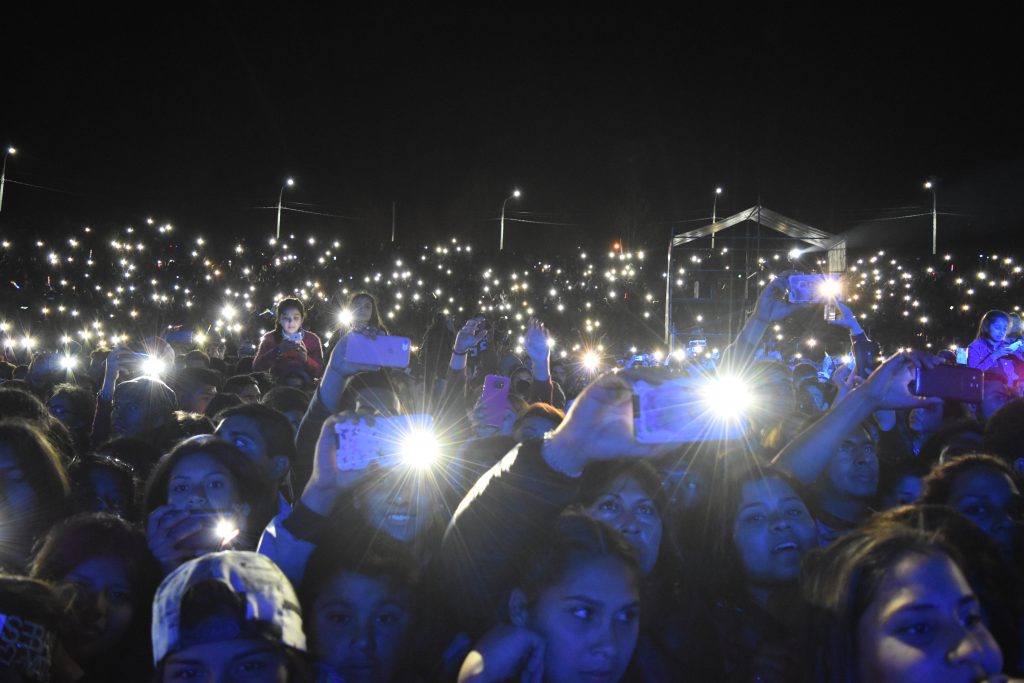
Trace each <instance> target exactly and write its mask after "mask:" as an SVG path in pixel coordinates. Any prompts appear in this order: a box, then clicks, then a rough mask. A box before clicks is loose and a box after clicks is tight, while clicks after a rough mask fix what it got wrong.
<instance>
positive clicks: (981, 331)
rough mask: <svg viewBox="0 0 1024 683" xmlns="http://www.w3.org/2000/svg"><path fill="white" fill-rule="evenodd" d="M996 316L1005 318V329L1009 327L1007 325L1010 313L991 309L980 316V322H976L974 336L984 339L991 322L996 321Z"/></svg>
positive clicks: (1008, 324)
mask: <svg viewBox="0 0 1024 683" xmlns="http://www.w3.org/2000/svg"><path fill="white" fill-rule="evenodd" d="M998 318H1002V319H1003V320H1005V321H1006V326H1007V329H1009V326H1010V314H1009V313H1007V312H1006V311H1000V310H999V309H992V310H991V311H989V312H987V313H986V314H985V315H983V316H981V322H979V323H978V334H977V335H975V337H974V338H975V339H985V338H987V337H988V330H989V328H990V327H992V323H994V322H995V321H996V319H998Z"/></svg>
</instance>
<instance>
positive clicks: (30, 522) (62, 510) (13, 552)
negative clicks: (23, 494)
mask: <svg viewBox="0 0 1024 683" xmlns="http://www.w3.org/2000/svg"><path fill="white" fill-rule="evenodd" d="M0 447H6V448H7V450H8V452H9V453H10V454H11V457H12V458H13V459H14V462H15V464H17V466H18V469H19V470H21V473H22V475H23V476H24V477H25V480H26V482H27V483H28V485H29V486H30V487H31V488H32V491H33V492H34V493H35V498H36V503H35V508H34V509H33V510H32V512H31V515H30V517H29V518H28V519H17V520H9V519H4V520H0V525H2V529H3V533H4V541H5V542H4V543H3V546H4V547H3V549H2V552H0V557H2V558H3V559H4V560H7V561H9V562H13V563H18V562H24V561H25V560H26V559H27V555H28V551H29V550H30V549H31V547H32V543H33V542H34V541H35V540H36V539H37V538H38V537H40V536H42V535H43V534H44V533H45V532H46V531H47V530H48V529H49V528H50V527H51V526H52V525H53V524H54V523H56V522H57V521H58V520H60V519H61V518H62V517H63V516H64V515H65V514H66V513H67V509H68V503H69V500H70V494H71V485H70V481H69V478H68V473H67V470H66V469H65V468H64V464H63V462H62V461H61V459H60V456H59V455H58V454H57V450H56V448H54V446H53V444H52V443H51V442H50V440H49V439H48V438H47V437H46V436H45V435H44V434H43V432H42V431H41V430H40V429H39V428H38V427H36V426H34V425H33V424H31V423H29V422H24V421H22V420H3V421H0ZM0 497H2V498H6V497H7V496H6V491H0ZM20 552H24V554H25V555H24V556H22V557H18V556H17V554H18V553H20ZM0 561H2V560H0ZM11 568H12V569H20V567H11Z"/></svg>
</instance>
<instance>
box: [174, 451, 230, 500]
mask: <svg viewBox="0 0 1024 683" xmlns="http://www.w3.org/2000/svg"><path fill="white" fill-rule="evenodd" d="M167 488H168V491H167V503H168V504H169V505H171V506H173V507H174V508H175V509H176V510H231V509H233V506H234V505H235V503H237V502H238V500H239V497H240V496H239V494H240V492H239V490H238V484H237V482H236V481H235V478H234V477H233V476H232V475H231V473H230V472H229V471H228V469H227V468H226V467H224V466H223V465H221V464H220V462H219V461H218V460H217V459H216V458H214V457H213V456H211V455H207V454H206V453H193V454H191V455H186V456H185V457H183V458H182V459H181V460H179V461H178V464H176V465H175V466H174V468H173V469H172V470H171V476H170V479H169V481H168V484H167Z"/></svg>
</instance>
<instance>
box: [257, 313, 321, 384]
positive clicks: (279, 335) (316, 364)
mask: <svg viewBox="0 0 1024 683" xmlns="http://www.w3.org/2000/svg"><path fill="white" fill-rule="evenodd" d="M275 311H276V313H277V316H276V317H277V324H276V326H275V327H274V329H273V331H271V332H267V333H266V334H265V335H263V338H262V339H261V340H260V346H259V348H258V349H257V350H256V358H255V359H253V362H252V369H253V372H260V371H264V370H270V369H271V368H273V367H274V366H275V365H277V364H279V363H284V362H296V361H298V362H301V363H302V364H303V365H304V366H305V367H306V368H307V369H308V370H309V373H310V375H312V376H313V377H319V376H320V375H322V374H323V372H324V347H323V345H322V344H321V343H320V337H318V336H317V335H316V334H314V333H313V332H310V331H309V330H306V329H304V328H303V327H302V323H303V322H305V320H306V307H305V306H303V305H302V302H301V301H299V300H298V299H295V298H291V297H289V298H287V299H281V300H280V301H278V302H277V307H276V308H275Z"/></svg>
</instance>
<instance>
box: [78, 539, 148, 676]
mask: <svg viewBox="0 0 1024 683" xmlns="http://www.w3.org/2000/svg"><path fill="white" fill-rule="evenodd" d="M64 583H68V584H71V585H73V586H75V587H76V588H77V589H78V596H79V598H80V599H84V600H85V601H86V603H85V605H84V609H82V610H81V613H82V617H83V624H82V630H81V632H80V633H79V634H78V635H79V638H78V639H77V641H76V642H75V643H73V644H69V646H70V649H71V651H72V655H74V656H76V657H84V658H89V657H95V656H96V655H100V654H103V653H105V652H109V651H110V650H112V649H113V648H114V647H116V646H117V644H118V643H120V642H121V640H122V639H123V638H124V636H125V634H126V633H127V632H128V627H129V626H130V625H131V623H132V619H133V618H134V617H135V601H136V596H135V594H134V592H133V591H132V587H131V583H130V582H129V580H128V575H127V573H126V572H125V568H124V564H123V563H122V562H121V560H120V559H118V558H116V557H91V558H89V559H87V560H86V561H84V562H82V563H81V564H79V565H78V566H76V567H75V568H74V569H72V570H71V571H70V572H68V575H67V576H65V577H64Z"/></svg>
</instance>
